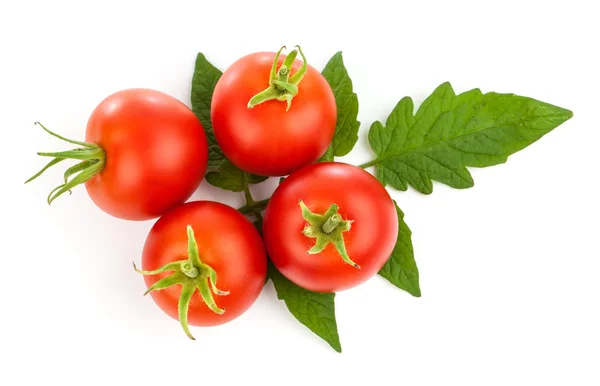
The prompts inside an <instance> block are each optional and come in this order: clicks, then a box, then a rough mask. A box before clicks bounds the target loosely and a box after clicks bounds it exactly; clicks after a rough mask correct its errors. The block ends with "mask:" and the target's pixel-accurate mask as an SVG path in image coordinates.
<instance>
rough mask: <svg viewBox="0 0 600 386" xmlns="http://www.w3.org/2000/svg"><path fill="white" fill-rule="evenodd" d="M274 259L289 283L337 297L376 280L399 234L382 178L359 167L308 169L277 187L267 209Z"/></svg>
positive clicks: (270, 251) (335, 165)
mask: <svg viewBox="0 0 600 386" xmlns="http://www.w3.org/2000/svg"><path fill="white" fill-rule="evenodd" d="M263 236H264V241H265V246H266V248H267V253H268V255H269V257H270V258H271V260H272V261H273V263H274V264H275V266H276V267H277V269H279V270H280V271H281V273H282V274H283V275H285V276H286V277H287V278H288V279H290V280H291V281H293V282H294V283H296V284H298V285H299V286H302V287H304V288H306V289H309V290H312V291H317V292H337V291H341V290H345V289H348V288H351V287H354V286H356V285H358V284H360V283H362V282H364V281H365V280H367V279H369V278H370V277H371V276H373V275H375V274H376V273H377V272H378V271H379V270H380V269H381V267H383V265H384V264H385V262H386V261H387V259H388V258H389V257H390V255H391V253H392V250H393V249H394V245H395V242H396V238H397V236H398V217H397V214H396V209H395V206H394V202H393V201H392V199H391V197H390V195H389V194H388V192H387V191H386V190H385V188H384V187H383V186H382V185H381V184H380V183H379V181H377V179H376V178H375V177H373V176H372V175H371V174H369V173H367V172H366V171H364V170H362V169H360V168H358V167H356V166H352V165H348V164H344V163H338V162H324V163H318V164H313V165H309V166H306V167H304V168H302V169H300V170H298V171H296V172H295V173H293V174H292V175H290V176H289V177H288V178H286V179H285V180H284V181H283V182H282V183H281V185H279V187H278V188H277V190H276V191H275V193H274V194H273V196H272V197H271V200H270V201H269V204H268V205H267V208H266V211H265V216H264V223H263Z"/></svg>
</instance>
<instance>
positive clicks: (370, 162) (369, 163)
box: [358, 159, 379, 169]
mask: <svg viewBox="0 0 600 386" xmlns="http://www.w3.org/2000/svg"><path fill="white" fill-rule="evenodd" d="M378 163H379V160H378V159H374V160H371V161H369V162H365V163H364V164H361V165H358V167H359V168H361V169H366V168H370V167H371V166H375V165H377V164H378Z"/></svg>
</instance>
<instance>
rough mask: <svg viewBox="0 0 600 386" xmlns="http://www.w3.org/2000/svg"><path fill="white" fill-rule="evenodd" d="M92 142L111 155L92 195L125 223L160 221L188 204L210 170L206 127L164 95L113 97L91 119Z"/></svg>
mask: <svg viewBox="0 0 600 386" xmlns="http://www.w3.org/2000/svg"><path fill="white" fill-rule="evenodd" d="M86 141H87V142H91V143H95V144H97V145H99V146H100V147H102V148H103V149H104V151H105V152H106V164H105V167H104V169H103V170H102V171H101V172H100V173H99V174H98V175H96V176H95V177H94V178H92V179H91V180H89V181H88V182H86V184H85V185H86V188H87V191H88V194H89V195H90V197H91V199H92V200H93V201H94V203H95V204H96V205H97V206H98V207H99V208H100V209H102V210H103V211H105V212H106V213H108V214H110V215H112V216H115V217H118V218H122V219H127V220H148V219H151V218H156V217H158V216H160V215H161V214H163V213H165V212H166V211H167V210H169V209H171V208H173V207H174V206H176V205H179V204H181V203H183V202H185V201H186V200H187V199H188V198H189V197H190V196H191V195H192V193H193V192H194V191H195V190H196V189H197V188H198V186H199V185H200V183H201V181H202V178H203V177H204V173H205V172H206V168H207V163H208V144H207V140H206V134H205V133H204V129H203V128H202V124H201V123H200V121H199V120H198V118H197V117H196V116H195V114H194V113H193V112H192V111H191V110H190V109H189V108H188V107H187V106H186V105H185V104H183V103H182V102H180V101H179V100H177V99H175V98H173V97H171V96H170V95H167V94H165V93H162V92H160V91H155V90H149V89H128V90H123V91H119V92H117V93H114V94H112V95H110V96H108V97H107V98H106V99H104V100H103V101H102V102H101V103H100V104H99V105H98V106H97V107H96V108H95V109H94V111H93V112H92V114H91V116H90V118H89V120H88V124H87V131H86Z"/></svg>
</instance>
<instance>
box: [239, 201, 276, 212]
mask: <svg viewBox="0 0 600 386" xmlns="http://www.w3.org/2000/svg"><path fill="white" fill-rule="evenodd" d="M268 203H269V199H268V198H267V199H266V200H261V201H255V202H254V204H252V205H248V204H246V205H244V206H242V207H240V208H238V211H240V212H241V213H242V214H248V213H254V209H257V208H258V209H260V210H263V209H265V208H266V207H267V204H268Z"/></svg>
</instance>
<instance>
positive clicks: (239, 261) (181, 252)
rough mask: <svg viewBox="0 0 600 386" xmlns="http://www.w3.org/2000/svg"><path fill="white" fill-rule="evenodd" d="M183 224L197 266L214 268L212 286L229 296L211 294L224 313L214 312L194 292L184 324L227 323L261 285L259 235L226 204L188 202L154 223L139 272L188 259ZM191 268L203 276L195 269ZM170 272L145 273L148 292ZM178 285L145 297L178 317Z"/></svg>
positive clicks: (262, 258) (263, 257)
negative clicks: (189, 230)
mask: <svg viewBox="0 0 600 386" xmlns="http://www.w3.org/2000/svg"><path fill="white" fill-rule="evenodd" d="M188 225H190V226H191V228H192V229H193V232H194V235H195V240H196V243H197V251H198V254H199V259H200V261H201V264H202V265H206V266H208V267H210V268H212V269H214V271H215V273H216V278H217V280H216V283H215V284H216V287H218V288H219V289H220V290H221V291H227V292H229V294H228V295H218V294H216V293H212V295H211V296H212V297H213V299H214V303H215V304H216V307H218V308H220V309H222V310H225V311H224V312H223V313H222V314H218V313H216V312H215V311H213V310H211V309H210V308H209V307H208V306H207V303H206V302H205V301H203V297H202V296H201V295H200V291H199V290H196V291H194V292H193V295H192V297H191V301H190V303H189V310H188V323H189V324H190V325H194V326H215V325H219V324H222V323H225V322H229V321H231V320H233V319H235V318H237V317H238V316H240V315H241V314H242V313H243V312H244V311H246V310H247V309H248V308H249V307H250V306H251V305H252V304H253V303H254V301H255V300H256V299H257V298H258V295H259V294H260V292H261V290H262V287H263V285H264V283H265V279H266V273H267V257H266V254H265V250H264V246H263V243H262V240H261V238H260V235H259V233H258V231H257V230H256V228H255V227H254V226H253V225H252V223H251V222H250V221H249V220H248V219H247V218H246V217H244V216H243V215H242V214H241V213H240V212H238V211H237V210H235V209H233V208H231V207H229V206H227V205H225V204H221V203H218V202H212V201H196V202H189V203H186V204H183V205H180V206H178V207H177V208H175V209H173V210H171V211H169V212H167V213H166V214H164V215H163V216H162V217H161V218H160V219H159V220H158V221H157V222H156V223H155V224H154V226H153V227H152V229H151V230H150V233H149V234H148V237H147V239H146V243H145V245H144V251H143V256H142V268H143V269H144V270H145V271H152V270H156V269H159V268H161V267H163V266H165V265H166V264H169V263H173V262H176V261H181V260H187V259H188V258H189V254H188V236H187V234H186V227H187V226H188ZM195 266H196V268H197V269H198V270H199V271H200V272H202V269H201V267H200V266H198V265H197V264H195ZM171 274H173V271H170V272H162V273H159V274H147V275H146V276H144V279H145V282H146V286H147V287H148V288H151V286H152V285H154V284H155V283H157V282H158V281H159V280H161V279H165V278H167V277H169V276H170V275H171ZM184 279H186V278H185V277H184ZM186 280H191V279H186ZM194 280H200V284H201V285H203V284H205V283H207V280H208V279H207V278H206V277H203V276H202V275H199V276H198V277H197V278H194ZM208 283H209V284H210V282H208ZM183 287H184V286H183V285H179V284H177V283H176V284H175V285H172V286H169V287H168V288H165V289H162V290H156V291H152V292H150V293H151V295H152V298H153V299H154V301H155V302H156V304H158V306H159V307H160V308H161V309H162V310H163V311H164V312H165V313H166V314H167V315H169V316H171V317H173V318H175V319H179V314H178V305H179V301H180V296H181V294H182V288H183ZM184 328H185V327H184ZM190 337H191V336H190Z"/></svg>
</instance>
